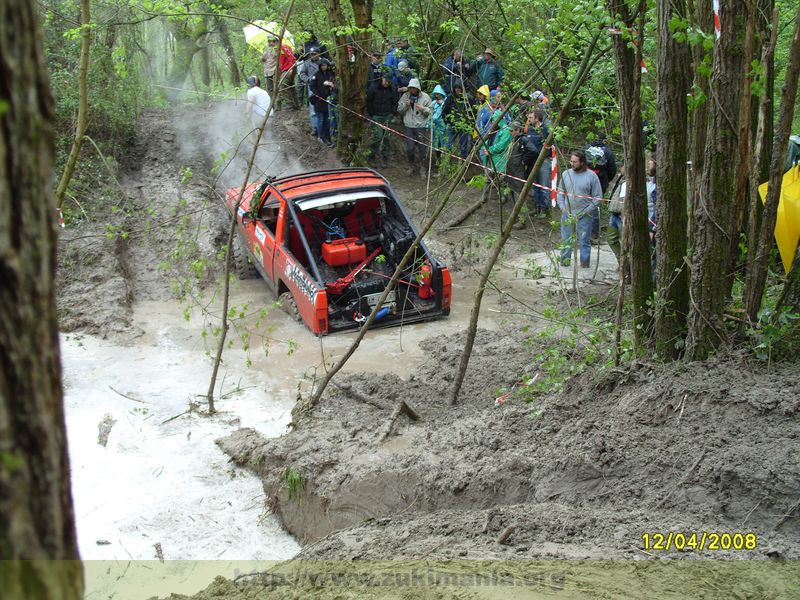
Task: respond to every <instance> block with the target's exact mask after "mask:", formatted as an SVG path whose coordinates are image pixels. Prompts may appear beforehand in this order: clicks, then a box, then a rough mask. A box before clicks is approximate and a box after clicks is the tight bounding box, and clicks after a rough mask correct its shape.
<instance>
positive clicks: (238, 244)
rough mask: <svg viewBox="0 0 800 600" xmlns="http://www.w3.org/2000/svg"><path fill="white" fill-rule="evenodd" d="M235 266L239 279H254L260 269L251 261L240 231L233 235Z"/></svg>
mask: <svg viewBox="0 0 800 600" xmlns="http://www.w3.org/2000/svg"><path fill="white" fill-rule="evenodd" d="M233 268H234V269H235V270H236V275H237V276H238V277H239V279H252V278H253V277H257V276H258V271H256V268H255V267H254V266H253V263H251V262H250V257H249V256H248V255H247V250H246V249H245V245H244V241H243V240H242V236H241V234H239V233H238V232H237V234H236V235H235V236H234V237H233Z"/></svg>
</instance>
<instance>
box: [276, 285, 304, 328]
mask: <svg viewBox="0 0 800 600" xmlns="http://www.w3.org/2000/svg"><path fill="white" fill-rule="evenodd" d="M278 304H280V307H281V310H282V311H283V312H285V313H286V314H287V315H289V316H290V317H291V318H292V320H294V321H298V322H299V321H300V310H299V309H298V308H297V301H296V300H295V299H294V296H292V292H283V293H282V294H281V295H280V296H278Z"/></svg>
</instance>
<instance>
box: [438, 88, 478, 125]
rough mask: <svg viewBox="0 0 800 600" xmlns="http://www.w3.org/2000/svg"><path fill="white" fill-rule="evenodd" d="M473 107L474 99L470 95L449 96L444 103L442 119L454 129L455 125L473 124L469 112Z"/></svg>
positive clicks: (464, 93)
mask: <svg viewBox="0 0 800 600" xmlns="http://www.w3.org/2000/svg"><path fill="white" fill-rule="evenodd" d="M474 106H475V98H473V97H472V95H471V94H469V93H467V92H463V93H461V94H458V95H456V94H450V95H449V96H447V99H446V100H445V101H444V106H443V107H442V118H443V119H444V122H445V123H446V124H447V125H449V126H450V127H454V126H455V125H456V124H457V123H463V124H469V123H473V117H472V116H471V112H472V109H473V107H474Z"/></svg>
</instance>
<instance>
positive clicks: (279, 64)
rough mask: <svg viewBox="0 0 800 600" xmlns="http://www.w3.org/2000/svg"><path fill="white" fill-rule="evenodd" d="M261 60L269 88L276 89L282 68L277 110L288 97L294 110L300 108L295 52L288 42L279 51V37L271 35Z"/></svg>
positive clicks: (276, 103) (276, 104) (276, 102)
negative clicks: (295, 77)
mask: <svg viewBox="0 0 800 600" xmlns="http://www.w3.org/2000/svg"><path fill="white" fill-rule="evenodd" d="M261 62H262V63H263V65H264V76H265V77H266V80H267V89H268V90H275V75H276V73H277V71H278V69H280V72H281V82H280V89H279V91H278V98H277V99H276V100H275V110H281V103H282V100H281V99H284V100H286V99H288V100H289V104H291V106H292V110H300V103H299V102H298V100H297V94H296V93H295V91H294V75H295V63H296V62H297V60H296V59H295V57H294V52H292V49H291V48H290V47H289V45H288V44H281V47H280V51H278V38H277V37H274V36H270V37H269V40H268V42H267V49H266V50H265V51H264V53H263V54H262V55H261Z"/></svg>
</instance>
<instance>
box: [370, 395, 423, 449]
mask: <svg viewBox="0 0 800 600" xmlns="http://www.w3.org/2000/svg"><path fill="white" fill-rule="evenodd" d="M400 413H403V414H405V415H406V416H407V417H408V418H409V419H411V420H412V421H418V420H419V415H418V414H417V413H416V412H414V409H412V408H411V407H410V406H409V405H408V404H406V402H405V400H400V402H398V403H397V406H395V408H394V410H393V411H392V414H391V415H390V416H389V420H388V421H386V425H384V427H383V431H381V433H380V435H378V441H379V442H382V441H383V440H385V439H386V438H387V437H389V434H390V433H391V432H392V427H394V424H395V423H396V422H397V419H398V418H399V417H400Z"/></svg>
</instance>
